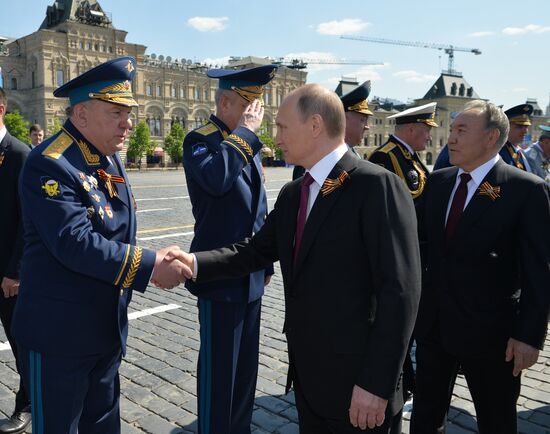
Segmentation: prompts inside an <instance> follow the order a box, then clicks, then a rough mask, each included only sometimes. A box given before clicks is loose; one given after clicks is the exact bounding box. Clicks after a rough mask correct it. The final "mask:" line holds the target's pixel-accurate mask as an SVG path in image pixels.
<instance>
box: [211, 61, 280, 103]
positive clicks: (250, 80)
mask: <svg viewBox="0 0 550 434" xmlns="http://www.w3.org/2000/svg"><path fill="white" fill-rule="evenodd" d="M277 68H278V65H263V66H258V67H256V68H248V69H209V70H208V71H207V73H206V75H207V76H208V77H210V78H218V79H219V80H220V84H219V88H220V89H226V90H233V91H235V92H237V93H238V94H239V95H240V96H241V97H243V98H244V99H245V100H247V101H249V102H252V101H254V100H255V99H258V98H261V97H262V95H263V92H264V86H265V85H266V84H267V83H269V82H270V81H271V80H272V79H273V77H275V72H276V71H277Z"/></svg>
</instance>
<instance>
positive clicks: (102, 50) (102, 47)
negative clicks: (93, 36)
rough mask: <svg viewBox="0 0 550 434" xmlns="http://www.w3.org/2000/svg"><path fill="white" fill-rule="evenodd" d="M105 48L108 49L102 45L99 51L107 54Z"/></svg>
mask: <svg viewBox="0 0 550 434" xmlns="http://www.w3.org/2000/svg"><path fill="white" fill-rule="evenodd" d="M105 48H106V47H105V45H103V44H102V45H101V46H100V47H99V51H101V52H102V53H105Z"/></svg>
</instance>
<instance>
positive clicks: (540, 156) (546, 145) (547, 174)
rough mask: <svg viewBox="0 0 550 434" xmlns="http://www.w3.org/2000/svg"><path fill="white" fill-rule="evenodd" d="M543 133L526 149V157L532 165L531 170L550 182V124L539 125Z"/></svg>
mask: <svg viewBox="0 0 550 434" xmlns="http://www.w3.org/2000/svg"><path fill="white" fill-rule="evenodd" d="M539 128H540V129H541V135H540V137H539V139H538V141H536V142H535V143H533V145H532V146H531V147H530V148H529V149H527V150H526V151H525V158H526V159H527V162H528V163H529V166H531V171H532V172H533V173H534V174H535V175H537V176H539V177H541V178H542V179H544V180H545V181H546V182H548V183H550V126H548V125H539Z"/></svg>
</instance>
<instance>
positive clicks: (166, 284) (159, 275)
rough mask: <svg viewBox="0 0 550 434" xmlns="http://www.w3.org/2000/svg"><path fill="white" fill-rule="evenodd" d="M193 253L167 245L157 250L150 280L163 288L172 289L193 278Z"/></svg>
mask: <svg viewBox="0 0 550 434" xmlns="http://www.w3.org/2000/svg"><path fill="white" fill-rule="evenodd" d="M193 270H194V260H193V255H191V254H189V253H185V252H184V251H183V250H181V249H180V248H179V247H178V246H168V247H165V248H163V249H160V250H159V251H157V258H156V260H155V268H154V269H153V274H152V276H151V282H152V283H153V284H154V285H155V286H157V287H159V288H163V289H172V288H174V287H175V286H177V285H179V284H180V283H183V282H185V281H186V280H187V279H192V278H193Z"/></svg>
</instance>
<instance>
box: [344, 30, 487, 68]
mask: <svg viewBox="0 0 550 434" xmlns="http://www.w3.org/2000/svg"><path fill="white" fill-rule="evenodd" d="M340 39H350V40H354V41H364V42H374V43H378V44H390V45H405V46H408V47H420V48H433V49H436V50H443V51H444V52H445V54H448V55H449V70H448V71H447V72H448V74H451V75H455V74H456V73H457V72H456V71H455V69H454V57H455V51H464V52H468V53H474V54H475V55H479V54H481V50H480V49H479V48H464V47H455V46H454V45H446V44H434V43H431V42H411V41H400V40H397V39H384V38H371V37H367V36H343V35H342V36H340Z"/></svg>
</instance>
